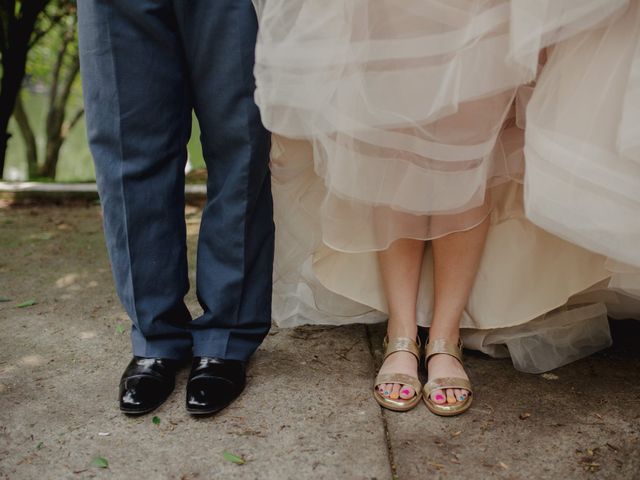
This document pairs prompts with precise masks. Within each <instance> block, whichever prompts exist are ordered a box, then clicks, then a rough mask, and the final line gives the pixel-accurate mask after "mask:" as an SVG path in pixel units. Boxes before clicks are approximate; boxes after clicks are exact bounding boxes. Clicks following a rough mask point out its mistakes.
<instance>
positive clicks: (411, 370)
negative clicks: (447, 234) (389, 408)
mask: <svg viewBox="0 0 640 480" xmlns="http://www.w3.org/2000/svg"><path fill="white" fill-rule="evenodd" d="M423 256H424V242H423V241H422V240H409V239H400V240H397V241H395V242H393V243H392V244H391V246H390V247H389V248H388V249H387V250H384V251H382V252H380V253H379V254H378V258H379V261H380V269H381V271H382V279H383V283H384V291H385V294H386V297H387V302H388V304H389V323H388V325H387V335H388V336H389V338H396V337H409V338H416V336H417V333H418V325H417V321H416V303H417V301H418V286H419V284H420V270H421V268H422V258H423ZM380 372H381V373H403V374H406V375H411V376H413V377H417V376H418V361H417V360H416V358H415V357H414V356H413V355H411V354H410V353H407V352H396V353H393V354H391V355H390V356H389V357H388V358H387V359H386V360H385V362H384V364H383V365H382V367H381V368H380ZM378 388H379V391H380V394H381V395H383V396H385V397H389V398H392V399H397V398H402V399H409V398H412V397H413V396H414V395H415V394H416V392H415V390H414V388H413V387H411V386H410V385H402V384H382V385H379V386H378Z"/></svg>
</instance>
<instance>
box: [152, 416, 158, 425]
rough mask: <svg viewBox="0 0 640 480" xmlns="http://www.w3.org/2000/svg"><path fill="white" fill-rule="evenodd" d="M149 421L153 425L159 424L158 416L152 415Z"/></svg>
mask: <svg viewBox="0 0 640 480" xmlns="http://www.w3.org/2000/svg"><path fill="white" fill-rule="evenodd" d="M151 421H152V422H153V424H154V425H160V417H153V418H152V419H151Z"/></svg>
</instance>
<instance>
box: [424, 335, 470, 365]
mask: <svg viewBox="0 0 640 480" xmlns="http://www.w3.org/2000/svg"><path fill="white" fill-rule="evenodd" d="M438 354H443V355H450V356H452V357H453V358H455V359H457V360H458V361H459V362H460V363H462V339H459V340H458V343H457V344H455V343H453V342H450V341H448V340H445V339H443V338H437V339H435V340H427V348H426V358H425V362H427V361H429V358H430V357H432V356H434V355H438Z"/></svg>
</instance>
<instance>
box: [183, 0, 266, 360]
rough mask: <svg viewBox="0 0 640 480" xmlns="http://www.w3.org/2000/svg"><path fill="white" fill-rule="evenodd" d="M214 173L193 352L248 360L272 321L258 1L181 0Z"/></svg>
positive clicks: (206, 217) (192, 74) (204, 218)
mask: <svg viewBox="0 0 640 480" xmlns="http://www.w3.org/2000/svg"><path fill="white" fill-rule="evenodd" d="M174 4H175V5H176V11H177V12H178V19H179V25H180V27H179V28H180V31H181V35H182V36H183V42H184V45H185V51H186V57H187V62H188V64H189V72H190V77H191V82H192V91H193V95H194V107H195V111H196V115H197V117H198V121H199V123H200V128H201V132H202V136H201V140H202V147H203V154H204V158H205V161H206V164H207V169H208V172H209V175H208V183H207V203H206V207H205V209H204V212H203V215H202V225H201V229H200V237H199V243H198V261H197V293H198V299H199V301H200V304H201V305H202V307H203V309H204V313H203V315H202V316H200V317H199V318H197V319H195V320H194V321H193V322H192V324H191V332H192V336H193V342H194V343H193V351H194V355H200V356H213V357H221V358H226V359H234V360H246V359H247V358H248V357H249V356H250V355H251V354H252V353H253V352H254V351H255V349H256V348H258V346H259V345H260V343H261V342H262V340H263V338H264V336H265V335H266V334H267V332H268V331H269V327H270V325H271V282H272V265H273V244H274V226H273V219H272V200H271V180H270V175H269V168H268V161H269V148H270V135H269V133H268V132H267V131H266V130H265V129H264V127H263V126H262V123H261V121H260V115H259V111H258V108H257V107H256V105H255V103H254V100H253V93H254V89H255V84H254V77H253V64H254V49H255V39H256V32H257V21H256V15H255V12H254V10H253V6H252V4H251V1H250V0H216V1H211V0H191V1H188V2H186V1H184V0H174Z"/></svg>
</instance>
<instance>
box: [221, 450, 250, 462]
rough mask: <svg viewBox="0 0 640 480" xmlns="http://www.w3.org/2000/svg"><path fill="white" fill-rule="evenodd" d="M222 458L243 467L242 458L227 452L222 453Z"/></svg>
mask: <svg viewBox="0 0 640 480" xmlns="http://www.w3.org/2000/svg"><path fill="white" fill-rule="evenodd" d="M222 456H223V457H224V459H225V460H226V461H227V462H231V463H235V464H236V465H244V463H245V461H244V458H242V457H239V456H237V455H234V454H233V453H229V452H222Z"/></svg>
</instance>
